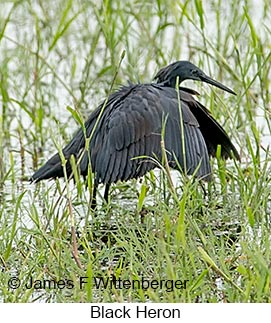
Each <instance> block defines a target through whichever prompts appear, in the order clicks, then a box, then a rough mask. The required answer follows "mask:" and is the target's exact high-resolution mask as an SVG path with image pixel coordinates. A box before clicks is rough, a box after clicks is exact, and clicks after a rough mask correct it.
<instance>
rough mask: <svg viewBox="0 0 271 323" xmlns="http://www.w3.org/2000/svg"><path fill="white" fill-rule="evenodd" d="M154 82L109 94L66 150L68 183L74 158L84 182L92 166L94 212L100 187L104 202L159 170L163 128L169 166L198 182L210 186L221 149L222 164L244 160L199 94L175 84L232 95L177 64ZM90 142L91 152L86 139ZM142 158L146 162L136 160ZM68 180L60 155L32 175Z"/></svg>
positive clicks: (197, 71) (194, 70) (183, 63)
mask: <svg viewBox="0 0 271 323" xmlns="http://www.w3.org/2000/svg"><path fill="white" fill-rule="evenodd" d="M155 79H156V80H157V83H150V84H131V83H129V85H127V86H122V87H121V88H120V89H119V90H118V91H116V92H114V93H112V94H110V96H109V98H108V100H107V101H105V102H103V103H102V104H101V105H100V106H99V107H98V108H97V109H96V110H94V111H93V112H92V113H91V115H90V116H89V118H88V119H87V121H86V122H85V135H84V131H83V129H79V130H78V131H77V133H76V134H75V136H74V137H73V139H72V140H71V141H70V142H69V143H68V144H67V146H66V147H64V148H63V150H62V152H63V155H64V157H65V159H66V160H67V163H66V166H65V167H66V172H67V175H68V176H69V177H72V167H71V163H70V157H71V156H72V155H73V156H74V157H75V160H77V163H78V169H79V171H80V174H81V175H82V176H84V177H86V176H87V174H88V171H89V162H91V171H92V172H93V173H94V174H95V176H94V178H95V179H94V189H93V204H92V207H93V208H94V207H95V206H96V191H97V187H98V185H99V184H100V183H103V184H105V185H106V186H105V194H104V199H105V200H106V201H108V192H109V187H110V185H111V184H112V183H116V182H117V181H127V180H129V179H132V178H138V177H141V176H143V175H144V174H146V173H147V172H148V171H150V170H151V169H153V168H155V167H157V164H156V163H154V162H152V161H151V160H150V158H149V159H148V157H152V158H154V157H155V158H156V159H158V160H161V159H162V148H161V139H162V137H161V136H162V135H161V132H162V129H163V127H164V137H163V139H164V146H165V151H166V154H167V159H168V163H169V166H170V167H172V168H179V167H180V168H181V169H182V171H184V172H185V173H186V174H187V175H191V174H195V176H197V177H198V178H202V179H204V180H206V181H209V180H211V166H210V156H215V155H216V151H217V146H218V145H220V146H221V156H222V157H223V158H225V159H226V158H231V157H232V156H234V157H235V158H237V159H239V154H238V152H237V150H236V148H235V147H234V145H233V144H232V142H231V140H230V139H229V137H228V135H227V134H226V132H225V131H224V129H223V128H222V127H221V126H220V125H219V123H218V122H217V121H216V120H215V119H214V118H213V117H212V116H211V114H210V112H209V111H208V110H207V109H206V108H205V107H204V106H203V105H202V104H201V103H199V102H198V101H197V100H195V98H194V97H193V94H197V92H196V91H194V90H191V89H188V88H185V87H179V90H178V91H179V93H177V90H176V82H177V80H178V82H179V83H181V82H183V81H184V80H187V79H191V80H197V81H202V82H206V83H209V84H211V85H214V86H216V87H218V88H220V89H222V90H224V91H227V92H229V93H231V94H235V93H234V92H233V91H232V90H231V89H229V88H228V87H226V86H224V85H223V84H221V83H219V82H217V81H215V80H213V79H212V78H210V77H209V76H207V75H206V74H205V73H204V72H203V71H202V70H200V69H199V68H198V67H196V66H195V65H193V64H192V63H190V62H188V61H177V62H175V63H172V64H170V65H168V66H166V67H164V68H163V69H161V70H160V71H159V72H158V73H157V75H156V76H155ZM180 106H181V109H180V108H179V107H180ZM180 111H181V113H180ZM180 115H181V118H180ZM94 127H95V128H94ZM182 134H183V135H182ZM90 136H91V138H90V141H89V151H87V150H86V149H85V144H86V138H89V137H90ZM183 145H184V147H183ZM184 152H185V154H184ZM138 156H146V158H145V159H144V158H143V159H142V158H136V157H138ZM177 166H178V167H177ZM63 176H64V173H63V166H62V163H61V158H60V156H59V154H58V153H56V154H55V155H54V156H53V157H52V158H51V159H49V160H48V161H47V162H46V164H45V165H43V166H42V167H41V168H40V169H38V170H37V171H36V172H35V173H34V174H33V176H32V178H31V180H32V181H34V182H38V181H40V180H44V179H54V178H58V177H63Z"/></svg>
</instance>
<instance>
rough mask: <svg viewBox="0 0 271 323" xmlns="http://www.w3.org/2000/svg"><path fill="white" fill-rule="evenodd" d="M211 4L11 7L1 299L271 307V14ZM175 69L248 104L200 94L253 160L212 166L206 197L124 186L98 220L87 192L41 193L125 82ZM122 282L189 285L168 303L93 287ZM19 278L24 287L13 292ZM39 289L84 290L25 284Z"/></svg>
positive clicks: (153, 177) (2, 43) (5, 59)
mask: <svg viewBox="0 0 271 323" xmlns="http://www.w3.org/2000/svg"><path fill="white" fill-rule="evenodd" d="M210 3H211V2H208V4H207V1H203V2H202V1H198V0H195V1H192V0H191V1H189V0H187V1H170V0H163V1H158V0H157V1H120V0H116V1H103V2H102V1H101V2H100V3H98V4H96V1H93V2H92V1H79V0H67V1H34V2H33V1H26V0H25V1H24V0H21V1H13V2H5V1H2V2H1V6H0V52H1V55H0V264H1V272H0V286H1V288H0V300H1V301H3V302H35V301H39V302H45V301H47V302H94V301H98V302H116V301H117V302H119V301H130V302H136V301H139V302H141V301H142V302H145V301H152V302H270V301H271V293H270V279H271V269H270V262H271V255H270V250H271V249H270V212H271V208H270V206H271V205H270V196H271V194H270V193H271V183H270V182H271V176H270V171H271V170H270V165H271V163H270V151H269V146H268V145H269V140H270V130H271V127H270V90H269V89H270V57H271V54H270V31H271V27H270V18H271V17H270V10H268V8H269V7H268V4H269V3H268V1H259V2H258V1H257V5H253V1H249V0H247V1H244V4H243V7H242V6H240V3H238V2H236V1H228V2H226V1H219V0H216V1H213V2H212V5H211V4H210ZM256 9H257V10H256ZM124 54H125V56H124V57H122V56H123V55H124ZM122 58H123V60H122ZM178 59H189V60H191V61H192V62H193V63H195V64H196V65H198V66H199V67H201V68H202V69H203V70H204V71H205V72H206V73H207V74H209V75H211V76H212V77H214V78H215V79H217V80H219V81H221V82H223V83H224V84H225V85H227V86H229V87H230V88H232V89H233V90H234V91H235V92H237V96H236V97H234V96H230V95H228V94H227V93H223V92H222V91H220V90H217V89H211V88H210V87H209V86H207V85H201V84H198V83H196V82H195V83H192V82H190V83H188V84H189V86H191V87H192V88H195V89H197V90H198V91H199V92H200V93H201V94H202V95H201V96H200V97H199V100H200V102H202V103H203V104H204V105H205V106H206V107H208V108H209V109H210V110H211V112H212V114H213V115H214V117H215V118H216V119H217V120H218V121H219V122H220V123H221V124H222V125H223V126H224V127H225V129H226V131H227V133H228V134H229V136H230V137H231V138H232V139H233V141H234V142H235V143H236V145H237V147H238V150H239V151H240V154H241V158H242V162H241V163H239V162H236V161H234V162H233V161H227V163H225V162H224V161H221V160H218V161H213V169H214V181H213V182H212V183H211V184H209V185H206V187H205V188H204V189H203V188H202V185H201V184H199V183H198V182H197V181H195V180H193V179H192V178H191V179H187V178H186V179H185V178H183V179H180V180H179V181H177V184H176V185H175V187H174V188H173V187H172V183H171V181H172V178H171V177H173V176H175V175H173V174H171V175H170V173H169V172H168V171H167V169H166V170H165V172H164V173H159V172H152V173H150V174H148V175H146V176H145V177H144V178H143V179H142V180H141V181H137V182H136V181H129V182H127V183H118V184H117V185H115V186H114V187H112V189H111V196H110V202H109V205H102V203H101V199H100V200H99V207H98V211H97V216H96V218H95V219H94V220H91V219H92V212H91V210H90V209H89V203H90V194H89V192H88V190H85V189H84V184H83V183H82V182H80V181H76V184H75V185H73V184H72V183H70V184H69V185H68V186H67V185H65V181H59V182H44V183H40V184H38V185H36V186H35V185H30V184H29V183H28V181H27V179H28V178H29V177H30V176H31V174H32V173H33V171H34V170H35V169H37V167H38V166H40V165H42V164H43V162H44V161H45V160H47V159H48V157H50V156H51V155H52V154H53V153H54V152H55V151H56V150H57V147H61V146H62V145H64V143H66V142H67V141H68V140H69V138H71V136H72V134H73V132H74V131H75V130H76V129H77V127H79V126H80V122H81V118H83V119H85V118H86V117H87V116H88V115H89V113H90V111H92V110H93V109H94V108H95V107H96V106H97V105H98V104H99V103H100V102H101V101H102V100H103V99H104V98H106V97H107V95H108V93H109V92H110V88H111V86H112V84H113V89H116V88H118V86H119V85H120V84H125V83H127V81H128V80H130V81H133V82H138V81H140V82H150V81H151V79H152V78H153V76H154V75H155V73H156V72H157V71H158V69H159V68H161V67H162V66H164V65H166V64H168V63H170V62H172V61H175V60H178ZM116 71H117V74H116ZM101 193H102V192H101ZM111 275H114V276H115V277H116V278H117V279H119V278H120V279H122V280H125V279H129V280H131V279H141V278H142V277H144V278H145V279H147V280H149V281H150V280H163V279H164V280H178V279H179V280H188V284H187V288H186V289H180V290H178V289H174V290H173V291H170V292H168V291H166V290H165V288H163V289H158V290H155V289H148V290H146V291H144V290H142V289H135V290H131V289H127V290H126V289H122V290H120V289H116V288H113V289H97V288H95V286H94V283H93V281H94V278H95V277H96V278H97V277H111ZM84 276H88V277H89V279H88V281H87V284H84V286H83V288H80V278H79V277H84ZM11 277H18V278H20V280H21V285H20V287H19V288H17V289H11V288H8V280H9V279H10V278H11ZM30 277H33V279H34V280H41V281H43V280H45V279H47V280H51V281H55V282H56V281H60V280H64V281H65V282H64V284H65V283H67V281H71V282H72V284H73V288H68V285H67V286H66V287H65V288H52V286H51V289H50V288H42V289H39V288H38V285H35V286H36V287H37V288H27V286H26V285H25V283H27V282H29V280H30Z"/></svg>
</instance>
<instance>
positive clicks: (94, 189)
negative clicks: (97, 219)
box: [90, 180, 98, 210]
mask: <svg viewBox="0 0 271 323" xmlns="http://www.w3.org/2000/svg"><path fill="white" fill-rule="evenodd" d="M97 188H98V183H97V182H96V180H94V187H93V192H92V199H91V206H90V208H91V209H92V210H95V209H96V207H97V200H96V194H97Z"/></svg>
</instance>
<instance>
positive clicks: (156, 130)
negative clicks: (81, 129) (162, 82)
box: [90, 84, 211, 183]
mask: <svg viewBox="0 0 271 323" xmlns="http://www.w3.org/2000/svg"><path fill="white" fill-rule="evenodd" d="M184 95H186V96H187V95H188V96H190V97H191V95H190V94H188V93H184ZM178 106H179V105H178V98H177V94H176V91H175V89H171V88H165V87H162V86H159V85H151V84H145V85H138V86H136V87H135V88H134V90H133V91H131V92H130V93H129V95H127V96H126V97H125V98H124V100H122V101H121V102H120V101H118V104H117V106H114V103H112V107H111V108H110V109H109V110H110V111H111V112H110V114H108V115H107V119H106V120H105V122H104V123H103V124H102V127H101V129H100V133H99V136H100V138H101V139H102V143H101V142H100V143H99V149H96V148H95V145H92V144H91V147H90V151H92V152H93V151H95V155H94V154H93V153H92V158H91V159H92V167H93V170H94V171H95V173H96V178H97V180H98V181H99V182H103V183H113V182H116V181H117V180H128V179H130V178H137V177H140V176H142V175H144V174H145V173H146V172H148V171H149V170H151V169H153V168H154V167H157V162H156V161H155V159H157V160H158V161H160V162H161V159H162V151H161V139H162V137H161V134H162V129H163V123H165V134H164V143H165V149H166V152H167V158H168V161H169V163H170V166H172V167H176V168H178V164H179V166H180V168H181V169H183V170H184V171H185V172H186V173H187V174H192V173H194V172H195V171H196V170H197V176H199V177H206V179H209V178H210V173H211V169H210V164H209V157H208V151H207V147H206V144H205V141H204V138H203V136H202V134H201V132H200V129H199V124H198V121H197V120H196V118H195V117H194V116H193V114H192V113H191V111H190V109H189V106H188V104H187V103H185V102H183V101H182V103H181V111H182V120H183V123H182V122H181V118H180V113H179V108H178ZM109 110H108V111H109ZM181 124H183V127H182V126H181ZM182 129H183V131H182ZM182 133H183V136H182ZM97 138H98V137H97ZM182 138H183V139H182ZM183 142H184V147H183V145H182V143H183ZM184 156H185V158H184ZM143 157H144V158H143ZM147 157H149V158H147Z"/></svg>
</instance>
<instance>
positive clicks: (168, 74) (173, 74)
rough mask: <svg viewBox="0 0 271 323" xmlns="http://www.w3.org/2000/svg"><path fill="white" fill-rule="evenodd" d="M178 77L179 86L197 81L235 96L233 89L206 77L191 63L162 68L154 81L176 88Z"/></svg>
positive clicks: (179, 62) (181, 62)
mask: <svg viewBox="0 0 271 323" xmlns="http://www.w3.org/2000/svg"><path fill="white" fill-rule="evenodd" d="M177 77H179V84H180V83H182V82H183V81H184V80H195V81H201V82H205V83H209V84H211V85H214V86H216V87H218V88H220V89H222V90H224V91H227V92H229V93H231V94H235V93H234V92H233V91H232V90H231V89H229V88H228V87H226V86H225V85H223V84H221V83H220V82H218V81H215V80H213V79H212V78H211V77H210V76H208V75H206V74H205V73H204V72H203V71H202V70H201V69H200V68H198V67H197V66H195V65H194V64H192V63H190V62H189V61H177V62H174V63H172V64H170V65H168V66H166V67H164V68H162V69H161V70H160V71H159V72H158V73H157V74H156V76H155V78H154V79H156V80H157V83H163V84H164V85H167V86H170V87H174V88H175V87H176V82H177Z"/></svg>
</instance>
